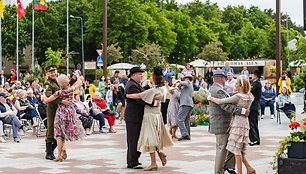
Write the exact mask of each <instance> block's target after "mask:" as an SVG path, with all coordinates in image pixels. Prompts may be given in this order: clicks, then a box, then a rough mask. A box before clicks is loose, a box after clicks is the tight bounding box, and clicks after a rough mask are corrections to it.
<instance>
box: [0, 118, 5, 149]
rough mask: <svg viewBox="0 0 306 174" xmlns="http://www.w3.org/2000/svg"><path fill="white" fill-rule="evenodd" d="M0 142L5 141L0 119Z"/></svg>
mask: <svg viewBox="0 0 306 174" xmlns="http://www.w3.org/2000/svg"><path fill="white" fill-rule="evenodd" d="M0 143H6V140H5V139H4V132H3V122H2V121H1V120H0Z"/></svg>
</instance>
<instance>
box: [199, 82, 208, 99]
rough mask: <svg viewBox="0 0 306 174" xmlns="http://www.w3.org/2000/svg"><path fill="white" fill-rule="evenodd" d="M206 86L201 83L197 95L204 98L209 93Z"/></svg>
mask: <svg viewBox="0 0 306 174" xmlns="http://www.w3.org/2000/svg"><path fill="white" fill-rule="evenodd" d="M207 87H208V84H207V83H206V82H202V84H201V87H200V89H199V93H200V94H201V95H204V96H208V94H209V91H208V89H207Z"/></svg>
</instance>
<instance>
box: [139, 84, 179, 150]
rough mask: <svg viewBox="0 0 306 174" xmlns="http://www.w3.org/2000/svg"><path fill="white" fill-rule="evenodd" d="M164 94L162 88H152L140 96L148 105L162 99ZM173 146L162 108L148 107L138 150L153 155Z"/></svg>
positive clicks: (144, 116) (146, 107)
mask: <svg viewBox="0 0 306 174" xmlns="http://www.w3.org/2000/svg"><path fill="white" fill-rule="evenodd" d="M162 94H163V92H162V89H161V88H152V89H149V90H146V91H144V92H142V93H140V96H141V99H142V100H143V101H145V102H146V103H153V100H155V99H162ZM172 145H173V142H172V140H171V138H170V134H169V133H168V132H167V130H166V127H165V125H164V122H163V117H162V115H161V111H160V106H159V107H150V106H148V105H146V106H145V109H144V115H143V121H142V125H141V131H140V135H139V140H138V144H137V150H138V151H139V152H149V153H152V152H156V151H160V150H163V148H164V147H170V146H172Z"/></svg>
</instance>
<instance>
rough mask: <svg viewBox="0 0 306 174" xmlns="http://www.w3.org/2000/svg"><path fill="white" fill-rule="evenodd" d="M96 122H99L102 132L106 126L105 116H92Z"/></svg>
mask: <svg viewBox="0 0 306 174" xmlns="http://www.w3.org/2000/svg"><path fill="white" fill-rule="evenodd" d="M92 117H93V118H94V119H95V120H99V129H100V130H102V127H103V126H104V125H105V120H104V115H103V114H102V113H99V114H98V115H95V116H92Z"/></svg>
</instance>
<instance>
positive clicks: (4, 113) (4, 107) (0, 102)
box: [0, 92, 24, 143]
mask: <svg viewBox="0 0 306 174" xmlns="http://www.w3.org/2000/svg"><path fill="white" fill-rule="evenodd" d="M0 112H1V113H0V120H1V121H2V122H3V124H10V125H12V129H13V138H14V141H15V142H17V143H19V142H20V136H19V135H21V134H24V133H23V130H22V128H23V126H22V124H21V123H20V121H19V120H18V117H17V109H16V108H15V107H14V105H13V104H12V103H11V102H10V100H7V95H6V94H5V93H3V92H2V93H0Z"/></svg>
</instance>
